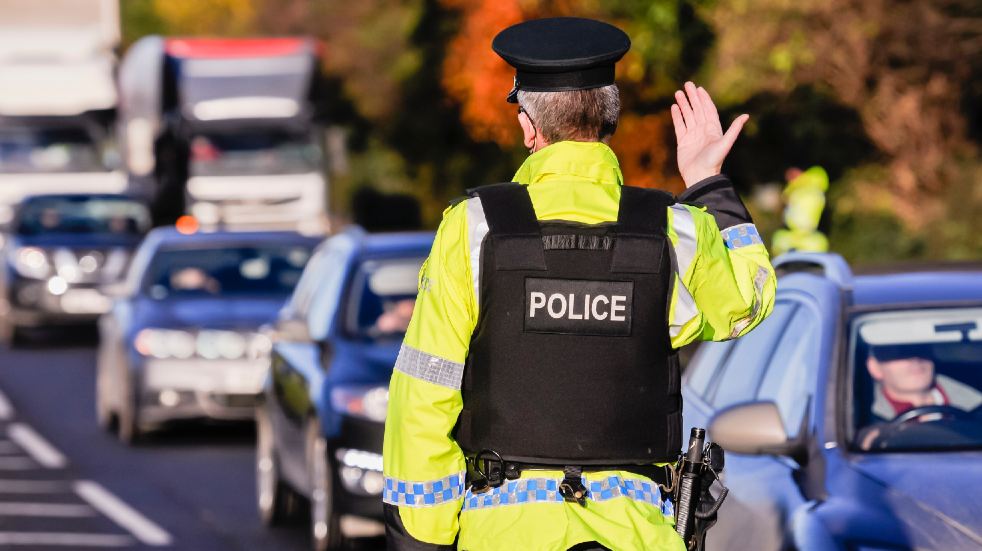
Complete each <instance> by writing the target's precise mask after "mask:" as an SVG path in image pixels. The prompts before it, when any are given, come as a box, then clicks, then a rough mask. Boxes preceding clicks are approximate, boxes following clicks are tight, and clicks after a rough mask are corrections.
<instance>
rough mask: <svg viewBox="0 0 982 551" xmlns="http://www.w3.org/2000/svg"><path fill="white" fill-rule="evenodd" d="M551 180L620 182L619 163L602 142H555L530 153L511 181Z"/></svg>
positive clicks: (622, 179) (621, 177) (622, 178)
mask: <svg viewBox="0 0 982 551" xmlns="http://www.w3.org/2000/svg"><path fill="white" fill-rule="evenodd" d="M552 180H563V181H582V182H590V183H596V184H615V185H623V183H624V176H623V175H622V174H621V167H620V163H618V162H617V156H616V155H614V152H613V150H611V149H610V148H609V147H607V144H604V143H602V142H557V143H554V144H551V145H548V146H546V147H544V148H542V149H540V150H538V151H536V152H535V153H533V154H531V155H529V157H528V158H527V159H525V162H524V163H522V166H520V167H519V168H518V172H516V173H515V177H514V178H512V181H514V182H518V183H520V184H526V185H534V184H537V183H539V182H548V181H552Z"/></svg>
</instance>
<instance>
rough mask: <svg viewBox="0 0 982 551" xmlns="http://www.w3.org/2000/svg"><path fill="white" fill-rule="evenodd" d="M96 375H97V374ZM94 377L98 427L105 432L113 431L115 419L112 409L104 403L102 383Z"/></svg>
mask: <svg viewBox="0 0 982 551" xmlns="http://www.w3.org/2000/svg"><path fill="white" fill-rule="evenodd" d="M97 377H98V375H97ZM98 381H99V379H98V378H97V379H96V385H95V418H96V421H97V422H98V423H99V427H100V428H101V429H103V430H105V431H106V432H115V430H116V426H115V425H116V419H115V415H113V411H112V409H110V407H109V404H107V403H106V391H105V390H103V389H102V386H103V385H102V384H101V383H99V382H98Z"/></svg>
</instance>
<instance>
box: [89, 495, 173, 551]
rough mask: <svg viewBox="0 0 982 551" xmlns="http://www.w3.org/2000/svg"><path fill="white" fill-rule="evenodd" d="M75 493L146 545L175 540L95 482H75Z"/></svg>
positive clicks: (161, 543) (157, 544)
mask: <svg viewBox="0 0 982 551" xmlns="http://www.w3.org/2000/svg"><path fill="white" fill-rule="evenodd" d="M75 493H77V494H78V495H79V497H81V498H82V499H84V500H85V501H87V502H89V505H92V506H93V507H95V508H96V509H98V510H99V512H101V513H102V514H103V515H106V516H107V517H109V518H110V519H112V520H113V522H115V523H116V524H118V525H120V526H122V527H123V528H125V529H126V530H128V531H129V532H130V533H131V534H133V535H134V536H135V537H136V539H138V540H140V541H141V542H143V543H144V544H145V545H154V546H162V545H170V544H171V542H172V541H173V539H172V538H171V535H170V534H168V533H167V531H166V530H164V529H163V528H161V527H160V526H157V525H156V524H155V523H154V522H153V521H151V520H150V519H148V518H147V517H145V516H143V515H141V514H140V513H139V512H137V511H136V510H135V509H133V508H132V507H130V506H129V505H127V504H126V503H124V502H123V501H122V500H121V499H119V498H118V497H116V496H114V495H113V494H111V493H110V492H109V490H106V489H105V488H103V487H102V486H100V485H99V484H97V483H95V482H92V481H89V480H79V481H78V482H76V483H75Z"/></svg>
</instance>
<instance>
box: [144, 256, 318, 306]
mask: <svg viewBox="0 0 982 551" xmlns="http://www.w3.org/2000/svg"><path fill="white" fill-rule="evenodd" d="M310 252H311V247H309V246H305V245H298V244H295V243H289V244H270V245H248V246H237V245H218V244H216V245H215V246H213V247H200V246H199V247H193V248H189V247H180V248H178V247H164V248H162V249H161V250H159V251H157V253H156V254H155V255H154V257H153V259H152V260H151V262H150V266H149V268H148V269H147V272H146V275H145V277H144V280H143V281H144V282H143V292H144V293H145V294H147V295H149V296H150V297H151V298H153V299H157V300H164V299H167V298H195V297H201V298H207V297H228V296H260V297H262V296H266V297H275V296H282V297H284V298H286V297H287V296H288V295H289V294H290V293H291V292H292V291H293V287H294V285H296V283H297V280H299V279H300V274H301V273H302V272H303V267H304V264H306V263H307V259H308V258H309V257H310Z"/></svg>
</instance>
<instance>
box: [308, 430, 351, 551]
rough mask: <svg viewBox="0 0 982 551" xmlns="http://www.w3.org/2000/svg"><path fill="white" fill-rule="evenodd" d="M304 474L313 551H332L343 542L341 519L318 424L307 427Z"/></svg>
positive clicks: (325, 445) (323, 441) (332, 478)
mask: <svg viewBox="0 0 982 551" xmlns="http://www.w3.org/2000/svg"><path fill="white" fill-rule="evenodd" d="M307 427H308V428H307V473H308V476H309V479H310V534H311V540H312V542H313V548H314V551H332V550H335V549H339V548H340V547H341V545H342V544H343V543H344V537H343V536H342V534H341V516H340V515H339V514H338V512H337V510H336V509H335V507H334V473H333V472H332V471H331V464H330V462H329V461H328V459H327V440H325V439H324V436H323V434H322V433H321V429H320V423H318V422H317V421H312V422H311V423H309V424H308V426H307Z"/></svg>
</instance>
